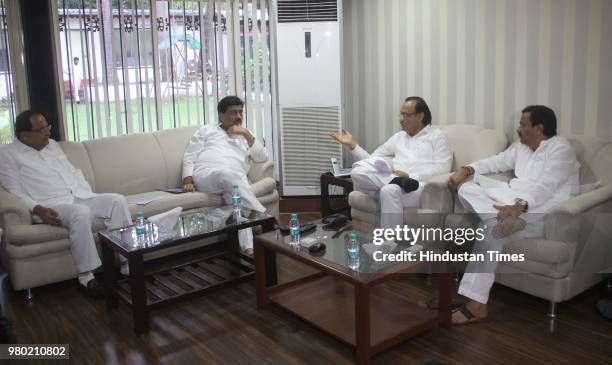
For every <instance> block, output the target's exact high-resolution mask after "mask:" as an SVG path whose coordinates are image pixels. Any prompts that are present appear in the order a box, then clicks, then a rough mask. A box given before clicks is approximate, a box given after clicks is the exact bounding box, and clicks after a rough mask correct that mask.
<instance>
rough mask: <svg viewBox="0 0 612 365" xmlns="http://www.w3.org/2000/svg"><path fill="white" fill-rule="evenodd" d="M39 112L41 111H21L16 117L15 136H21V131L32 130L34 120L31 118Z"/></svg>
mask: <svg viewBox="0 0 612 365" xmlns="http://www.w3.org/2000/svg"><path fill="white" fill-rule="evenodd" d="M39 114H41V113H39V112H35V111H33V110H24V111H22V112H21V113H19V115H18V116H17V118H15V137H17V138H19V134H20V133H21V132H32V121H31V120H30V119H32V117H33V116H35V115H39Z"/></svg>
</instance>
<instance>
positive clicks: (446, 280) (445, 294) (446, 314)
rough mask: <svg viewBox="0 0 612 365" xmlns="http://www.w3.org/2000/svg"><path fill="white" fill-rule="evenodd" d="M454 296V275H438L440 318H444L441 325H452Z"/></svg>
mask: <svg viewBox="0 0 612 365" xmlns="http://www.w3.org/2000/svg"><path fill="white" fill-rule="evenodd" d="M452 296H453V285H452V274H450V273H440V274H438V316H440V317H441V318H443V321H442V322H440V325H442V326H443V327H450V325H451V323H452V322H451V301H452Z"/></svg>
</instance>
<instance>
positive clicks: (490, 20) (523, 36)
mask: <svg viewBox="0 0 612 365" xmlns="http://www.w3.org/2000/svg"><path fill="white" fill-rule="evenodd" d="M343 16H344V47H345V48H344V72H345V73H344V76H345V82H344V92H345V101H346V104H345V108H346V110H345V113H346V114H345V115H346V118H345V121H346V125H347V127H348V128H349V130H351V131H353V134H354V135H356V137H358V139H359V141H360V142H361V143H362V144H363V145H364V147H366V148H367V149H368V150H370V151H371V150H373V149H374V148H376V147H377V146H378V145H379V144H381V143H382V142H383V141H384V140H386V139H387V138H388V137H389V136H391V134H392V133H393V132H394V131H398V130H399V117H398V114H399V109H400V106H401V103H402V100H403V99H404V98H405V97H407V96H410V95H419V96H422V97H424V98H425V99H426V100H427V102H428V103H429V105H430V108H431V110H432V113H433V120H434V124H436V123H439V124H445V123H472V124H478V125H483V126H485V127H489V128H502V129H504V130H505V131H506V133H507V134H508V136H509V137H510V138H512V139H514V138H515V133H514V130H515V129H516V126H517V124H518V119H519V115H520V110H521V109H522V108H523V107H525V106H527V105H530V104H545V105H548V106H550V107H551V108H553V109H554V110H555V112H556V114H557V119H558V124H559V129H558V131H559V133H560V134H566V135H567V134H585V135H592V136H600V137H602V138H606V139H609V138H610V137H612V117H611V116H612V71H611V67H612V22H610V19H612V1H608V0H351V1H346V2H344V13H343Z"/></svg>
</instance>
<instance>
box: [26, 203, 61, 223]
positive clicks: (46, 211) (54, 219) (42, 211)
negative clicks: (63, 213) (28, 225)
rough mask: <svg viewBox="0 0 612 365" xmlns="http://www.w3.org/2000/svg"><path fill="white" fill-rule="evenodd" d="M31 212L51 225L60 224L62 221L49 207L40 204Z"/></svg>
mask: <svg viewBox="0 0 612 365" xmlns="http://www.w3.org/2000/svg"><path fill="white" fill-rule="evenodd" d="M32 213H34V214H36V215H37V216H39V217H40V219H42V221H43V222H45V223H47V224H50V225H52V226H61V225H62V221H61V220H60V219H59V214H58V213H57V212H56V211H55V210H53V209H51V208H45V207H43V206H42V205H37V206H35V207H34V209H33V210H32Z"/></svg>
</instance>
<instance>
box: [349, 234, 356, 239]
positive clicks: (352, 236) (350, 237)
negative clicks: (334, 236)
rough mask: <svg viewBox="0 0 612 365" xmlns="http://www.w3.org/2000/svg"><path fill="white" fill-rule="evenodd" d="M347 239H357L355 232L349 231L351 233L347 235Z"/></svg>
mask: <svg viewBox="0 0 612 365" xmlns="http://www.w3.org/2000/svg"><path fill="white" fill-rule="evenodd" d="M349 239H351V240H357V233H351V234H350V235H349Z"/></svg>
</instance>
